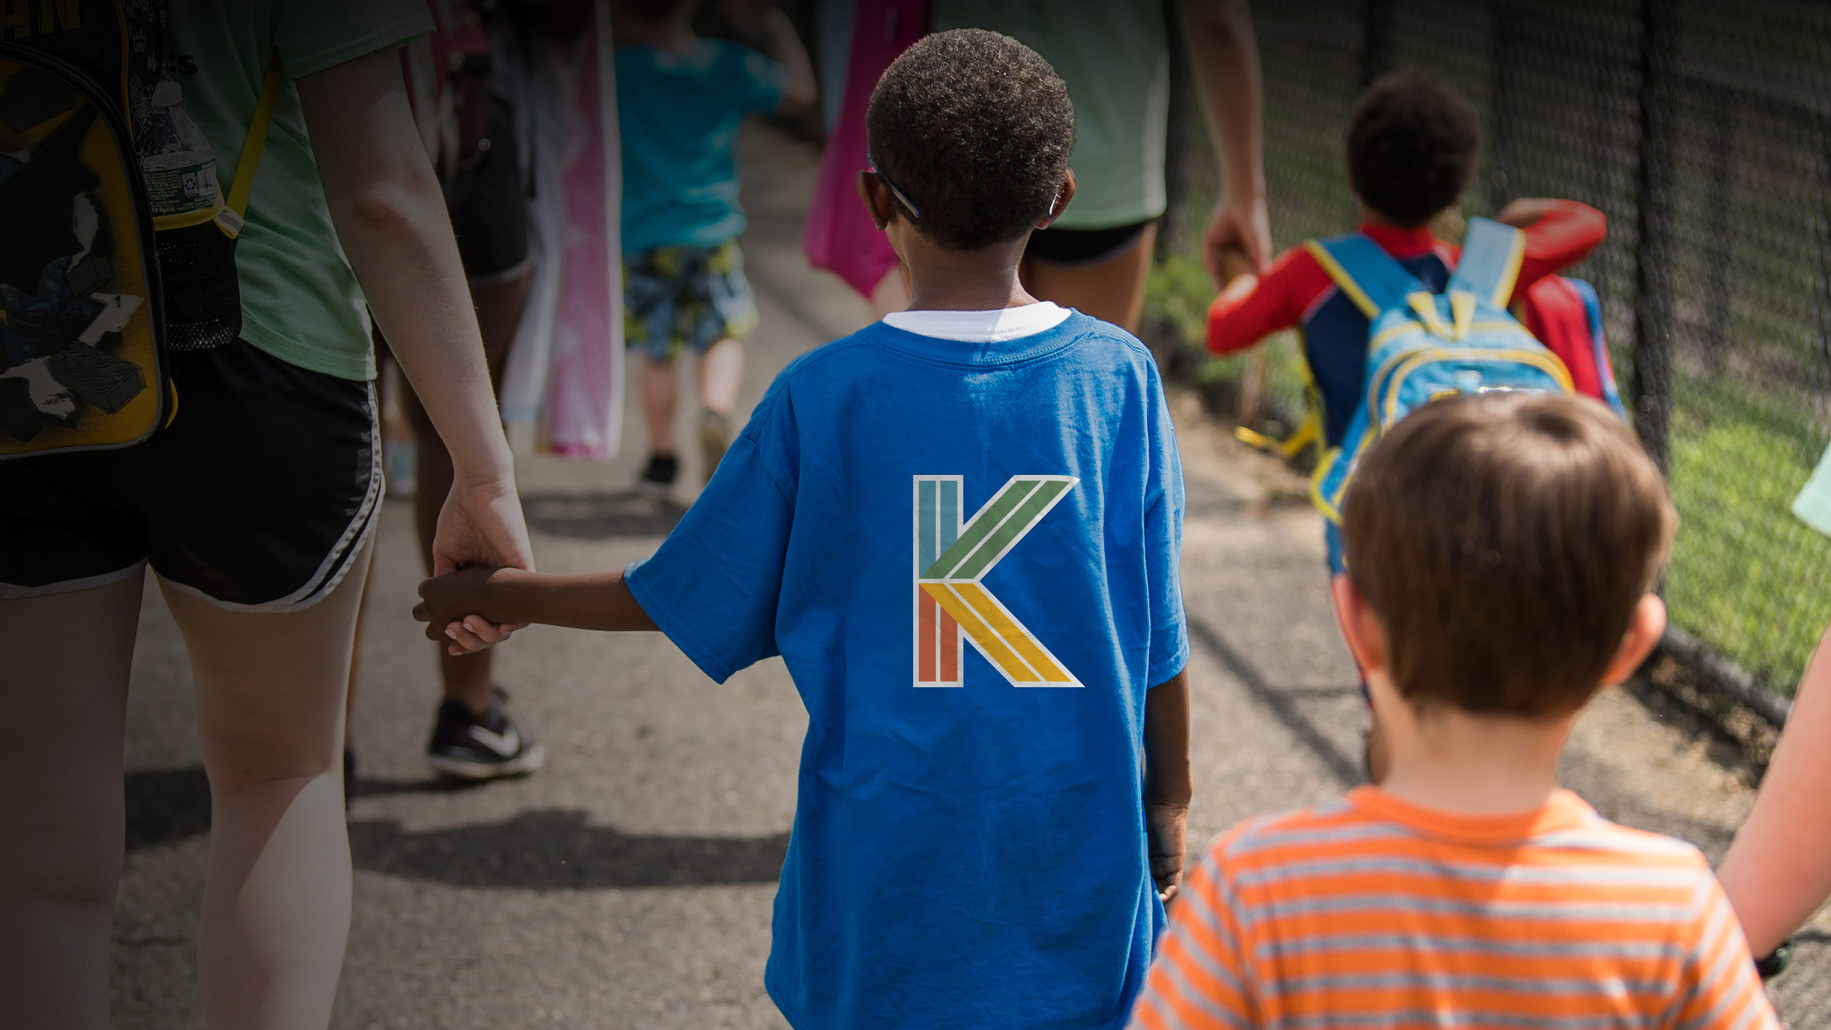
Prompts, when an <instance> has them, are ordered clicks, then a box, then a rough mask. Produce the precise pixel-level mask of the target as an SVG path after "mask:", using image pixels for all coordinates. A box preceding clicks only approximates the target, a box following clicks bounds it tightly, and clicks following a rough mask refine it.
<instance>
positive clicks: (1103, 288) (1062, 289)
mask: <svg viewBox="0 0 1831 1030" xmlns="http://www.w3.org/2000/svg"><path fill="white" fill-rule="evenodd" d="M1156 250H1157V223H1156V222H1152V223H1150V224H1149V225H1146V226H1145V227H1144V230H1143V231H1142V232H1140V233H1139V234H1138V238H1137V239H1136V240H1133V241H1132V245H1131V246H1129V247H1127V248H1125V249H1124V250H1122V251H1120V252H1119V253H1117V254H1115V255H1113V256H1112V257H1109V258H1107V259H1106V260H1104V261H1099V262H1095V263H1093V264H1088V265H1052V264H1050V263H1049V262H1047V261H1038V260H1036V259H1034V258H1025V259H1024V262H1023V266H1022V268H1021V271H1022V278H1023V283H1024V289H1026V290H1029V291H1030V293H1031V295H1032V296H1034V297H1036V299H1038V300H1052V301H1055V302H1056V303H1057V304H1060V305H1062V306H1063V307H1068V308H1078V309H1079V310H1080V311H1081V313H1083V314H1087V315H1092V316H1093V317H1095V318H1098V319H1103V320H1105V321H1107V322H1111V323H1112V324H1114V325H1116V326H1118V327H1120V328H1121V329H1124V330H1125V331H1126V332H1128V333H1130V332H1137V331H1138V317H1139V316H1140V315H1141V314H1143V313H1144V283H1145V280H1146V279H1147V278H1148V277H1149V276H1150V273H1151V255H1152V254H1154V253H1156Z"/></svg>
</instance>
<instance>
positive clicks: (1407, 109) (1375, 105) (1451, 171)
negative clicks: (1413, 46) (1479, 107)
mask: <svg viewBox="0 0 1831 1030" xmlns="http://www.w3.org/2000/svg"><path fill="white" fill-rule="evenodd" d="M1347 149H1348V177H1349V179H1350V180H1351V182H1352V183H1353V186H1354V192H1355V193H1356V194H1358V195H1359V196H1360V198H1361V202H1362V203H1364V204H1366V205H1367V206H1368V207H1369V208H1371V209H1372V210H1373V211H1375V212H1377V213H1378V214H1380V215H1383V216H1385V217H1386V218H1388V219H1391V220H1392V221H1393V222H1394V223H1395V224H1397V225H1400V226H1404V227H1406V228H1414V227H1416V226H1420V225H1423V224H1424V223H1426V222H1428V221H1430V219H1431V217H1432V216H1433V215H1435V214H1437V212H1439V211H1442V210H1444V209H1445V208H1447V207H1449V206H1450V205H1452V204H1454V203H1456V198H1457V197H1460V196H1462V191H1463V190H1464V189H1465V188H1467V187H1468V184H1469V180H1470V179H1471V178H1473V177H1474V175H1475V165H1476V162H1477V161H1478V160H1479V159H1480V157H1481V119H1480V118H1479V117H1478V116H1477V115H1476V114H1475V107H1474V105H1472V104H1470V103H1469V102H1468V100H1467V99H1466V98H1464V97H1463V95H1462V94H1460V93H1458V92H1456V91H1455V90H1454V89H1452V88H1450V85H1449V84H1448V83H1446V82H1444V81H1443V80H1442V79H1439V78H1437V77H1436V76H1435V75H1430V74H1427V73H1425V72H1421V71H1413V70H1409V69H1407V70H1403V71H1396V72H1391V73H1388V74H1386V75H1382V76H1381V77H1380V78H1378V79H1376V80H1374V83H1373V85H1371V86H1368V87H1367V88H1366V89H1365V90H1363V91H1362V92H1361V95H1360V97H1359V99H1357V100H1355V102H1354V111H1353V113H1352V114H1351V115H1349V117H1348V145H1347Z"/></svg>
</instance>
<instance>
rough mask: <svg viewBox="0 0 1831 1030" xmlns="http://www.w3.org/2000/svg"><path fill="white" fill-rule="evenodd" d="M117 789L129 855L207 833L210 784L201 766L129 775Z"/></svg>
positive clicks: (131, 773)
mask: <svg viewBox="0 0 1831 1030" xmlns="http://www.w3.org/2000/svg"><path fill="white" fill-rule="evenodd" d="M121 786H122V793H123V795H124V796H125V798H126V801H127V850H128V851H129V852H134V851H138V850H140V849H141V848H151V847H157V846H158V845H160V844H172V843H175V842H177V841H181V840H185V839H187V838H190V837H196V836H199V835H201V834H205V833H209V832H210V780H209V778H208V777H206V776H205V775H204V773H203V766H201V765H193V766H188V767H186V768H183V769H152V770H147V771H144V772H130V773H128V774H127V777H126V779H125V780H124V781H123V782H122V785H121Z"/></svg>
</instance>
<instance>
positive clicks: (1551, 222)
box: [1507, 200, 1608, 305]
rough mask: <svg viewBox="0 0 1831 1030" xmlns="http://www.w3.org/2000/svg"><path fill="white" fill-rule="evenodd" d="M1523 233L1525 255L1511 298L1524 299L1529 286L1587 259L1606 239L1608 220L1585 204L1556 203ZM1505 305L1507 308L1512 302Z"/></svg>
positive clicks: (1511, 299)
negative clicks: (1524, 237) (1524, 235)
mask: <svg viewBox="0 0 1831 1030" xmlns="http://www.w3.org/2000/svg"><path fill="white" fill-rule="evenodd" d="M1525 233H1526V254H1525V257H1524V259H1523V260H1521V261H1520V266H1519V278H1518V279H1517V280H1515V281H1514V283H1513V297H1523V296H1525V295H1526V291H1527V290H1529V289H1531V288H1532V284H1533V283H1536V282H1538V281H1539V280H1540V279H1543V278H1545V277H1546V276H1548V275H1551V274H1552V273H1554V272H1556V271H1558V270H1559V269H1561V268H1565V267H1567V266H1569V265H1573V264H1576V263H1577V262H1578V261H1581V260H1583V259H1584V258H1585V257H1587V256H1588V255H1589V252H1590V251H1592V250H1595V249H1596V245H1597V244H1599V243H1601V242H1602V240H1603V238H1604V237H1605V236H1607V235H1608V218H1607V216H1605V215H1604V214H1603V213H1602V212H1600V211H1598V210H1596V209H1595V208H1593V207H1590V206H1589V205H1588V204H1580V203H1578V202H1577V201H1574V200H1559V201H1555V202H1553V204H1552V205H1551V209H1550V210H1548V211H1546V212H1545V215H1544V217H1542V218H1540V219H1539V220H1538V221H1536V222H1534V223H1532V224H1531V225H1529V226H1527V227H1526V229H1525ZM1507 303H1508V305H1511V304H1512V303H1513V298H1508V300H1507Z"/></svg>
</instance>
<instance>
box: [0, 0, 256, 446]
mask: <svg viewBox="0 0 1831 1030" xmlns="http://www.w3.org/2000/svg"><path fill="white" fill-rule="evenodd" d="M165 7H166V5H165V2H164V0H15V2H13V3H7V4H3V5H0V225H3V226H5V227H6V229H5V244H4V245H3V246H0V460H5V459H9V458H22V457H29V456H36V455H46V454H53V453H66V452H72V451H100V450H114V449H119V448H124V447H131V446H134V445H136V444H139V443H141V442H143V441H145V440H146V439H148V438H149V437H151V436H152V435H153V433H155V432H156V431H157V430H158V429H159V428H160V427H161V426H163V425H165V424H166V423H167V422H169V421H170V419H171V417H172V415H173V414H174V413H175V410H176V403H177V399H176V395H175V393H174V391H173V389H172V387H171V384H170V381H169V378H168V366H167V355H168V353H170V352H173V351H184V350H207V349H210V348H213V347H217V346H221V345H222V344H224V343H227V342H229V341H231V340H233V339H235V337H236V336H237V335H238V334H239V333H240V331H241V296H240V290H239V288H238V287H237V284H236V276H235V252H234V248H235V239H236V237H237V236H238V235H239V234H240V232H241V221H242V219H241V216H242V212H243V211H244V210H245V208H246V205H247V199H248V191H249V188H250V186H251V185H252V183H253V179H254V167H255V164H256V163H257V162H258V160H259V155H260V151H261V147H262V144H263V143H264V141H265V138H266V131H267V126H268V123H269V121H270V120H271V117H272V111H273V106H274V103H275V101H276V100H277V98H278V94H279V87H280V85H281V84H282V82H283V76H282V74H281V72H280V69H279V65H278V62H277V61H276V62H274V64H273V66H272V67H271V68H270V69H269V71H268V75H267V81H266V83H265V84H264V86H263V89H262V92H261V99H260V104H259V106H258V109H257V113H256V116H255V119H254V124H253V125H252V126H251V127H250V129H249V133H248V138H247V141H246V142H245V144H244V146H243V149H242V155H241V161H240V162H239V164H238V165H237V167H236V172H235V178H234V181H233V182H234V184H233V186H232V187H231V189H230V190H229V193H228V196H227V197H223V196H222V195H221V191H220V186H219V184H218V182H217V181H216V176H215V168H214V164H213V162H212V161H205V160H203V159H202V158H197V157H196V156H195V155H184V156H189V157H192V158H193V159H192V160H191V163H190V165H189V166H184V167H165V168H159V169H155V168H154V167H153V165H155V164H160V163H161V162H150V163H149V160H148V158H149V156H152V153H151V150H150V149H149V148H152V147H154V146H157V145H158V142H159V140H160V139H161V132H162V130H163V129H165V128H166V126H167V125H168V124H169V122H168V121H167V120H168V119H169V118H170V117H171V114H170V110H169V109H170V108H171V107H172V106H174V105H175V103H176V101H175V99H174V98H175V97H176V96H177V95H178V92H177V87H176V85H175V83H172V82H171V81H169V80H167V79H166V78H165V53H164V49H165V19H166V10H165ZM193 128H194V127H193ZM164 156H167V157H169V156H171V155H169V154H167V155H164ZM206 156H207V155H206ZM172 163H173V162H172V161H169V160H168V161H165V162H163V164H164V165H171V164H172ZM149 189H150V195H149ZM180 209H182V210H180ZM160 211H163V212H165V213H163V214H158V213H157V212H160ZM174 212H175V213H174Z"/></svg>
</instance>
